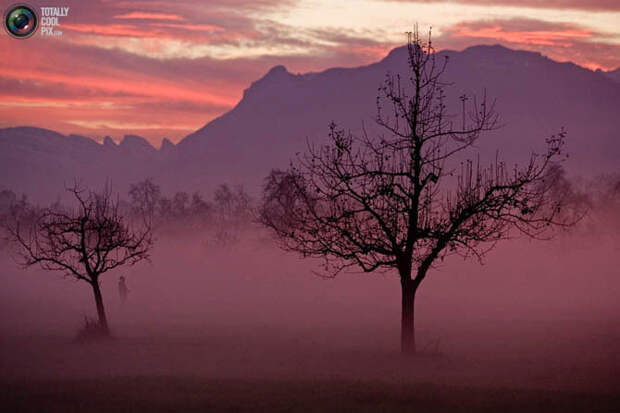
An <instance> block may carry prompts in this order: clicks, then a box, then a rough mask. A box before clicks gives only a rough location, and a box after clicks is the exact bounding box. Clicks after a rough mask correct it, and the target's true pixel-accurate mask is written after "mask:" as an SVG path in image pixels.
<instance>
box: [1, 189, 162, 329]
mask: <svg viewBox="0 0 620 413" xmlns="http://www.w3.org/2000/svg"><path fill="white" fill-rule="evenodd" d="M68 191H69V192H71V194H72V195H73V197H74V198H75V201H76V204H77V206H76V207H75V208H65V207H62V206H58V205H57V206H53V207H50V208H46V209H43V210H42V211H41V212H40V213H39V214H38V216H37V218H36V220H35V221H34V222H33V223H32V224H31V225H28V226H24V225H23V223H21V222H20V221H18V222H17V223H16V224H14V225H11V226H9V232H10V233H11V236H12V239H13V240H14V241H15V242H16V244H17V246H18V249H19V256H20V257H21V263H22V264H23V266H24V267H30V266H33V265H39V266H40V267H41V268H43V269H44V270H49V271H61V272H64V273H65V274H66V276H68V277H73V278H75V279H77V280H82V281H85V282H87V283H88V284H90V286H91V287H92V289H93V294H94V297H95V304H96V307H97V315H98V320H99V327H100V332H101V333H103V334H104V335H109V327H108V321H107V318H106V313H105V307H104V305H103V297H102V295H101V289H100V280H99V279H100V277H101V275H102V274H104V273H106V272H108V271H110V270H113V269H115V268H118V267H121V266H124V265H134V264H136V263H138V262H140V261H142V260H145V259H148V257H149V250H150V249H151V246H152V243H153V241H152V237H151V229H150V224H149V223H148V222H145V223H144V224H142V223H141V224H140V227H141V228H132V227H131V226H130V225H129V224H128V223H127V222H125V218H124V217H123V216H122V215H121V214H120V213H119V207H118V201H115V200H114V199H113V198H112V194H111V191H110V189H109V188H106V189H105V190H104V191H102V192H101V193H95V192H87V191H84V190H82V189H80V188H79V187H78V185H75V186H73V187H72V188H69V189H68Z"/></svg>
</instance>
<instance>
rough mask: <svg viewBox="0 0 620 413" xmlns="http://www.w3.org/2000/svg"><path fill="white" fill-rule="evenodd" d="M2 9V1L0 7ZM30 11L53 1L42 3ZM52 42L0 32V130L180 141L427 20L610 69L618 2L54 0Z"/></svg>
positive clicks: (468, 38) (462, 34)
mask: <svg viewBox="0 0 620 413" xmlns="http://www.w3.org/2000/svg"><path fill="white" fill-rule="evenodd" d="M12 3H13V2H12V1H3V2H2V9H3V11H4V10H6V8H7V7H8V5H9V4H12ZM30 4H31V5H33V6H35V7H39V6H50V5H56V4H50V3H49V2H47V1H46V2H42V1H34V0H33V1H30ZM58 5H59V6H68V7H70V12H69V16H68V17H65V18H61V20H60V23H61V25H60V27H59V29H60V30H62V31H63V35H62V36H61V37H58V38H44V37H42V36H40V35H39V34H36V35H35V36H34V37H32V38H30V39H27V40H15V39H11V38H10V37H9V36H8V35H7V34H6V33H4V32H3V33H2V35H1V36H0V84H1V86H2V87H0V94H2V98H1V99H0V127H6V126H15V125H33V126H41V127H47V128H50V129H54V130H57V131H60V132H62V133H78V134H83V135H87V136H91V137H95V138H97V139H101V138H102V137H103V136H105V135H110V136H112V137H113V138H114V139H116V140H118V139H120V137H122V135H124V134H138V135H142V136H145V137H147V138H148V139H149V140H150V141H151V142H153V143H154V144H155V145H158V144H159V142H160V141H161V139H162V138H163V137H168V138H170V139H171V140H172V141H178V140H180V139H182V138H183V137H184V136H185V135H187V134H188V133H190V132H192V131H193V130H195V129H197V128H199V127H201V126H203V125H204V124H205V123H207V122H208V121H209V120H211V119H213V118H214V117H216V116H218V115H220V114H222V113H224V112H225V111H227V110H229V109H230V108H231V107H232V106H234V105H235V103H236V102H237V101H238V100H239V99H240V98H241V95H242V93H243V90H244V89H245V88H246V87H248V85H249V84H250V83H251V82H252V81H253V80H256V79H257V78H259V77H260V76H262V75H263V74H264V73H266V72H267V71H268V70H269V68H270V67H272V66H274V65H276V64H284V65H285V66H286V67H287V68H288V70H289V71H291V72H295V73H296V72H308V71H318V70H323V69H326V68H329V67H333V66H347V67H350V66H358V65H363V64H368V63H371V62H374V61H377V60H379V59H380V58H382V57H383V56H384V55H385V54H387V52H388V51H389V50H390V49H391V48H393V47H395V46H398V45H400V44H402V43H403V41H404V39H405V36H404V32H405V31H407V30H410V29H411V27H412V26H413V24H414V23H419V25H420V26H421V28H423V29H425V28H428V27H429V26H431V25H432V27H433V31H434V33H435V41H436V46H437V47H438V48H439V49H456V50H461V49H463V48H465V47H467V46H471V45H474V44H496V43H499V44H503V45H505V46H507V47H511V48H515V49H527V50H534V51H539V52H541V53H543V54H544V55H547V56H549V57H550V58H552V59H555V60H559V61H573V62H575V63H577V64H579V65H582V66H584V67H587V68H590V69H596V68H602V69H603V70H610V69H615V68H617V67H619V66H620V25H618V22H620V2H618V1H617V0H591V1H580V0H551V1H545V2H541V1H537V0H500V1H486V0H459V1H451V2H443V1H433V0H426V1H425V0H422V1H406V0H340V1H337V2H336V1H333V0H267V1H261V2H257V1H254V0H252V1H250V0H212V1H209V2H204V1H190V0H182V1H175V2H170V1H131V0H129V1H122V0H99V1H89V2H85V1H79V0H65V1H63V2H62V4H61V3H58Z"/></svg>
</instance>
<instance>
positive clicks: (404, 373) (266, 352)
mask: <svg viewBox="0 0 620 413" xmlns="http://www.w3.org/2000/svg"><path fill="white" fill-rule="evenodd" d="M0 350H1V353H0V354H1V356H2V359H1V360H2V363H1V364H0V372H1V373H2V378H1V379H0V382H1V383H0V400H1V404H0V411H2V412H63V413H64V412H208V411H230V412H233V411H234V412H246V411H247V412H262V411H268V412H285V411H286V412H294V411H310V412H321V411H338V412H375V411H376V412H391V411H395V412H400V411H413V412H610V413H611V412H618V411H620V392H619V391H618V389H620V386H619V385H618V384H619V383H620V379H619V378H618V376H617V372H618V371H619V370H618V369H617V365H614V360H616V359H614V356H613V354H608V355H606V356H604V357H595V358H592V357H589V358H585V359H582V360H574V358H573V360H572V361H570V362H569V361H567V360H566V359H563V358H562V357H561V355H559V354H558V355H556V356H557V357H555V358H553V357H550V356H549V355H542V354H531V355H529V356H527V355H525V354H524V353H521V354H516V353H514V352H509V353H499V352H495V353H493V354H489V353H487V352H484V351H483V352H481V353H478V354H469V355H467V356H465V355H459V354H457V353H454V354H451V355H442V356H429V355H426V356H418V357H414V358H407V359H403V358H402V357H401V356H400V355H399V354H398V353H397V352H393V351H392V352H390V351H386V350H385V349H378V348H370V347H368V348H363V347H359V346H357V347H354V346H349V347H347V346H340V347H328V346H324V345H318V344H317V343H316V342H313V341H309V340H304V339H303V338H301V337H293V336H291V337H288V338H279V339H278V340H276V339H272V340H270V341H266V340H263V341H260V339H259V338H258V337H250V336H241V337H239V336H231V335H227V336H226V335H218V336H213V337H210V338H209V337H202V338H200V339H197V338H193V339H190V338H178V337H177V338H167V339H165V340H164V339H159V340H154V339H147V338H132V339H128V338H123V339H120V338H119V339H114V340H111V341H110V342H106V343H94V344H86V345H84V344H76V343H71V342H70V341H68V340H66V339H62V338H55V339H41V338H39V339H32V338H30V339H24V338H22V339H11V340H9V339H5V340H2V342H1V343H0Z"/></svg>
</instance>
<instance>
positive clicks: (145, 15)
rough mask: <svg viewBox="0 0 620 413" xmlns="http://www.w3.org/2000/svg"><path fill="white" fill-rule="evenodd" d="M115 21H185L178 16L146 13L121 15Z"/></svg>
mask: <svg viewBox="0 0 620 413" xmlns="http://www.w3.org/2000/svg"><path fill="white" fill-rule="evenodd" d="M114 18H115V19H135V20H170V21H182V20H185V19H184V18H183V17H182V16H179V15H178V14H168V13H145V12H137V11H135V12H131V13H125V14H119V15H117V16H114Z"/></svg>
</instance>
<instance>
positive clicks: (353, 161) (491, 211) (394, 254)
mask: <svg viewBox="0 0 620 413" xmlns="http://www.w3.org/2000/svg"><path fill="white" fill-rule="evenodd" d="M408 52H409V53H408V67H409V76H407V77H406V80H405V79H401V77H400V76H398V75H396V76H395V75H390V74H388V75H387V78H386V81H385V84H384V85H383V86H382V87H381V88H380V89H379V97H378V99H377V107H378V116H377V124H378V125H379V128H381V129H383V130H384V131H385V133H384V134H381V135H379V136H376V137H371V136H369V134H368V133H366V131H365V130H364V133H363V134H362V135H361V136H356V135H353V134H351V133H345V132H344V131H343V130H341V129H339V128H338V127H337V126H336V125H335V124H334V123H332V124H331V125H330V132H329V139H328V143H326V144H324V145H310V144H309V147H308V150H307V152H306V153H305V154H302V155H300V156H299V158H298V161H297V162H296V163H292V164H291V167H290V168H289V169H288V170H287V171H272V173H271V175H270V176H269V177H268V178H267V181H266V184H265V188H264V195H263V196H264V198H263V203H262V210H261V211H260V220H261V221H262V223H263V224H265V225H266V226H267V227H268V228H270V229H272V230H273V232H274V234H275V235H276V239H277V240H278V241H279V244H280V245H281V247H282V248H284V249H285V250H289V251H294V252H298V253H301V254H302V255H303V256H312V257H320V258H323V259H324V270H325V274H326V276H330V277H331V276H335V275H336V274H337V273H338V272H340V271H342V270H344V269H347V268H355V269H358V270H362V271H363V272H374V271H393V270H396V271H397V272H398V275H399V277H400V283H401V287H402V319H401V349H402V352H403V353H415V351H416V345H415V335H414V299H415V294H416V291H417V290H418V288H419V286H420V284H421V283H422V281H423V280H424V279H425V278H426V276H427V275H428V273H429V270H431V268H432V267H433V266H434V265H436V264H437V263H438V262H441V261H443V259H444V258H445V257H446V256H448V255H451V254H461V255H464V256H466V257H468V256H474V257H478V258H480V257H482V255H484V253H485V252H487V251H488V250H489V248H490V247H491V246H493V245H494V244H495V242H497V241H499V240H501V239H505V238H507V237H509V236H511V235H512V234H517V233H519V232H520V233H523V234H526V235H528V236H532V237H541V236H543V235H544V233H545V231H547V230H548V229H549V228H551V227H553V226H554V225H556V224H558V225H567V223H566V222H563V221H562V220H559V219H558V211H559V209H560V206H561V204H562V200H561V199H558V198H557V197H555V196H554V197H551V196H548V193H549V191H550V190H551V189H552V188H553V179H551V175H550V174H549V173H548V171H549V169H550V167H551V166H552V165H553V164H554V161H556V160H559V159H560V158H561V156H562V155H561V151H562V145H563V142H564V132H561V133H560V134H558V135H557V136H552V137H550V138H548V139H547V146H548V147H547V150H546V152H545V153H543V154H538V155H537V154H532V156H531V158H530V159H529V162H527V163H526V164H525V165H524V166H522V167H515V168H514V169H509V168H508V167H507V166H506V165H505V164H504V163H503V162H501V161H499V160H497V159H496V160H495V162H491V163H490V165H489V166H488V167H482V166H481V165H480V163H481V162H480V161H479V160H478V161H471V160H467V159H466V156H467V155H468V154H469V151H470V150H471V149H472V146H473V145H474V143H475V142H476V141H477V140H478V137H479V136H480V135H481V134H482V133H483V132H485V131H489V130H493V129H496V127H497V115H496V113H495V112H494V108H493V106H494V105H493V104H490V103H489V102H488V101H487V99H486V96H485V97H483V99H482V100H481V101H477V100H476V99H475V98H473V99H469V100H468V101H467V102H466V99H464V98H462V99H461V101H462V102H463V103H462V104H463V116H462V117H461V116H458V117H457V118H456V120H455V121H453V120H452V119H453V117H451V116H449V115H448V114H447V109H446V104H445V100H446V97H445V95H444V88H445V86H446V83H444V82H443V81H442V79H441V77H442V74H443V73H444V70H445V67H446V64H447V59H446V61H439V60H438V59H437V58H436V54H435V51H434V49H433V47H432V44H431V38H430V34H429V37H428V40H427V41H424V40H422V39H421V38H420V37H419V36H418V34H417V32H416V33H413V36H412V37H410V39H409V42H408ZM465 103H467V104H468V107H469V110H467V107H466V105H465ZM386 108H389V109H390V112H389V113H390V114H389V115H388V114H387V113H386ZM469 155H470V154H469ZM478 159H479V158H478Z"/></svg>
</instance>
